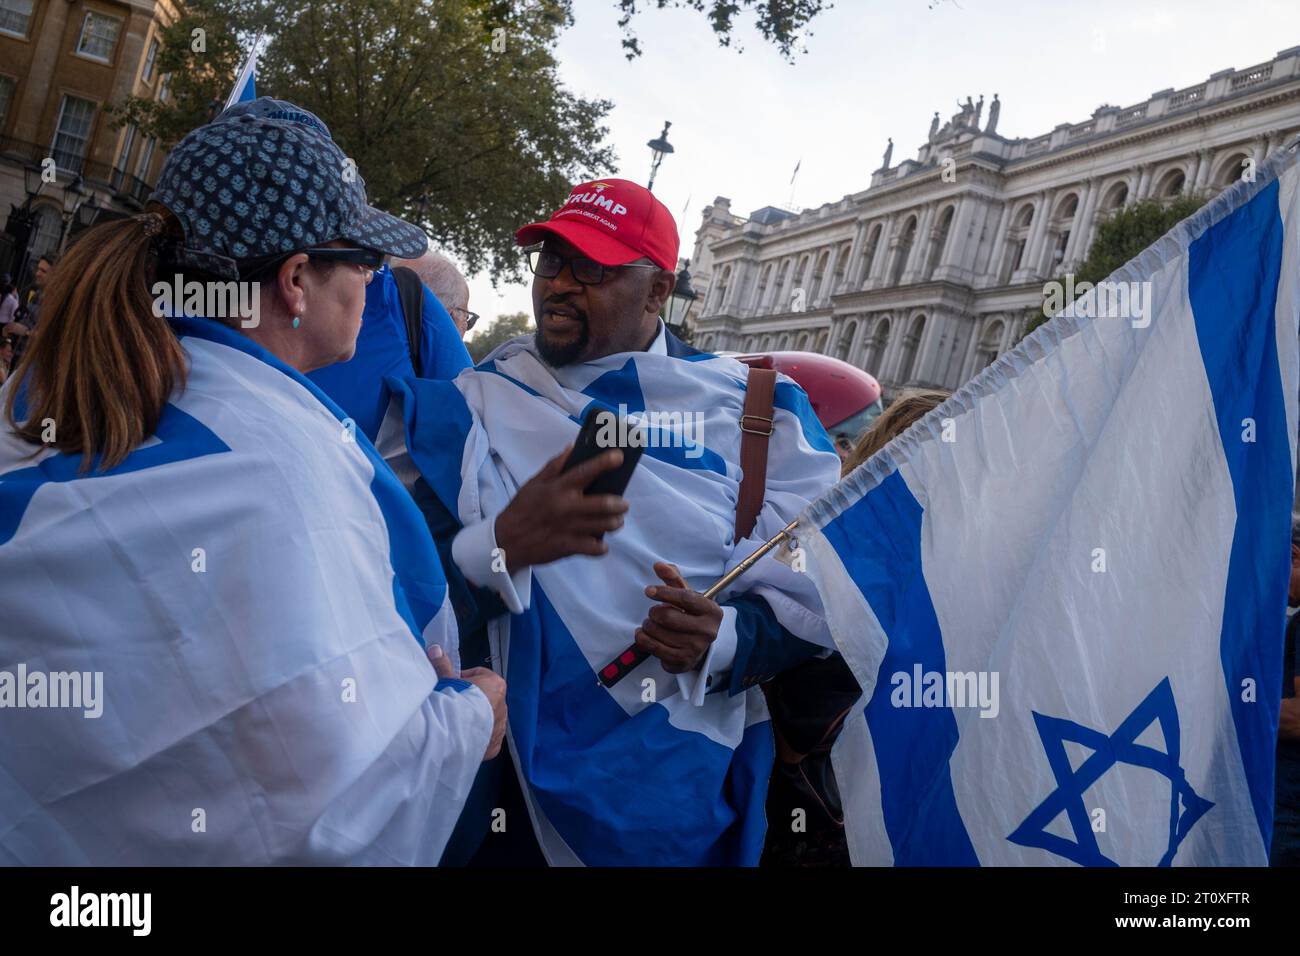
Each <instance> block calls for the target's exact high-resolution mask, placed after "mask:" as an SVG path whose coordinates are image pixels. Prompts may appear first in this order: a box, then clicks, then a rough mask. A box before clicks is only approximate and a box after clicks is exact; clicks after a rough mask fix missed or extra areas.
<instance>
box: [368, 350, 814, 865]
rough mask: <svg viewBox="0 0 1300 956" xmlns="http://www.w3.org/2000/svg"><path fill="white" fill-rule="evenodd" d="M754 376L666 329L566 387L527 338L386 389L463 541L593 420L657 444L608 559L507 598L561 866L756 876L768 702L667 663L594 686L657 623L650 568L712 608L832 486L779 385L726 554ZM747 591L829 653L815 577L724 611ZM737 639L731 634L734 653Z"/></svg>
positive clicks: (557, 564)
mask: <svg viewBox="0 0 1300 956" xmlns="http://www.w3.org/2000/svg"><path fill="white" fill-rule="evenodd" d="M746 375H747V369H746V368H745V366H744V365H742V364H741V363H739V362H737V361H736V360H735V359H732V358H724V357H720V356H717V355H710V354H707V353H702V352H698V351H696V350H695V349H692V348H690V347H689V346H684V345H682V343H680V342H678V341H677V340H676V339H673V338H671V337H670V336H668V335H667V334H666V333H665V332H663V331H662V329H661V332H660V335H659V337H658V338H657V339H656V342H655V344H654V345H652V347H651V348H650V349H649V350H648V351H643V352H630V353H619V354H614V355H608V356H605V357H603V358H600V359H596V360H594V361H590V362H583V363H575V364H572V365H565V366H563V367H560V368H551V367H550V366H548V365H547V364H546V363H545V362H544V361H543V360H542V359H541V358H540V357H539V356H538V354H537V352H536V348H535V346H534V344H533V337H532V336H531V335H529V336H525V337H521V338H517V339H514V340H512V341H510V342H507V343H505V344H504V345H502V346H501V347H500V348H498V349H497V350H495V351H494V352H492V353H491V354H490V355H488V356H487V357H486V358H485V359H484V360H483V361H482V362H481V363H479V365H478V366H477V367H475V368H471V369H466V370H464V371H463V372H461V373H460V375H459V376H458V377H457V378H456V379H455V380H454V381H452V382H435V381H430V380H426V379H407V380H405V381H398V380H396V379H389V380H388V381H389V383H390V386H391V387H392V388H393V390H394V394H395V395H398V396H399V397H401V399H402V402H403V412H404V420H405V426H406V436H407V447H408V448H409V449H410V454H411V457H412V459H413V460H414V463H415V465H416V466H418V468H419V471H420V473H421V474H422V475H423V476H424V478H425V479H426V480H427V481H428V483H429V485H430V486H431V487H432V489H433V490H434V492H435V493H436V494H437V496H438V498H439V499H440V500H441V501H442V503H443V505H444V507H446V509H447V510H448V511H449V512H451V513H452V514H454V515H455V516H456V517H457V518H458V519H459V520H460V522H461V523H462V524H463V525H464V526H465V530H464V531H462V532H461V535H462V536H466V535H472V534H477V533H478V531H479V530H482V529H483V528H485V527H490V524H489V519H492V518H495V516H496V515H497V514H498V513H499V512H500V511H501V510H502V509H503V508H504V507H505V506H506V505H507V504H508V503H509V502H510V500H511V498H512V497H513V496H514V494H515V493H516V492H517V491H518V489H519V486H520V485H522V484H523V483H524V482H525V481H527V480H528V479H529V478H531V477H532V476H533V475H535V474H536V473H537V472H538V471H540V470H541V469H542V467H543V466H544V465H545V464H546V462H547V461H548V460H550V459H551V458H553V457H554V456H555V455H557V454H558V453H559V452H560V451H562V450H563V449H564V447H565V446H566V445H568V444H571V443H572V442H573V441H574V439H575V438H576V437H577V434H578V429H579V426H580V423H581V422H582V420H583V418H584V416H585V415H586V413H587V412H588V411H589V410H591V409H592V408H601V409H605V410H607V411H610V412H612V413H614V414H615V415H622V416H625V417H626V418H627V419H628V421H630V422H633V423H637V424H640V425H641V426H643V427H644V428H646V430H647V439H648V440H649V441H650V442H651V445H650V447H647V448H646V449H645V452H644V454H643V456H642V458H641V460H640V462H639V463H638V465H637V467H636V470H635V471H634V472H633V473H632V478H631V481H630V483H629V484H628V488H627V492H626V498H627V501H628V506H629V510H628V512H627V514H626V515H625V523H624V525H623V527H622V528H620V529H619V530H618V531H615V532H613V533H611V534H609V535H608V536H607V537H606V539H605V541H606V544H607V545H608V546H609V552H608V553H607V554H604V555H601V556H600V557H588V556H583V555H575V556H572V557H568V558H564V559H562V560H559V561H554V562H552V563H550V564H546V565H542V566H539V567H534V568H531V569H522V570H519V571H516V572H515V573H514V574H513V575H511V576H510V577H511V578H512V579H513V581H512V582H511V583H506V582H505V581H503V582H502V587H504V589H505V590H506V592H507V593H506V594H503V597H504V598H505V603H506V606H507V607H508V608H509V609H510V610H511V611H512V612H513V613H511V614H510V615H502V616H500V617H498V618H496V619H495V620H493V621H492V622H491V624H490V626H489V637H490V640H491V641H492V643H493V653H494V667H495V668H496V669H497V670H499V671H500V672H501V673H502V674H504V676H505V678H506V682H507V686H508V688H509V689H508V701H509V706H510V716H509V723H510V742H511V749H512V752H513V753H514V755H515V758H516V760H517V762H518V767H519V771H520V776H521V778H522V779H523V780H524V782H525V784H526V786H525V796H526V798H527V799H528V801H529V808H530V811H531V813H532V814H533V817H534V820H535V821H536V825H537V831H538V836H539V839H540V841H541V844H542V848H543V850H544V852H545V853H546V855H547V858H548V860H549V861H550V862H551V863H552V864H555V865H574V864H586V865H604V866H614V865H641V866H655V865H658V866H693V865H715V866H717V865H755V864H757V862H758V858H759V855H760V853H761V851H762V847H763V836H764V833H765V830H766V821H765V819H764V811H763V802H764V797H765V794H766V788H767V778H768V774H769V773H770V771H771V765H772V757H773V743H772V734H771V730H770V726H769V721H768V716H767V709H766V705H765V703H764V700H763V695H762V692H761V691H760V690H759V688H758V687H751V688H749V689H748V690H746V691H745V692H743V693H740V694H737V695H736V696H734V697H733V696H730V695H729V694H728V692H727V690H726V689H725V688H724V689H721V690H720V691H719V692H714V693H709V694H705V692H704V687H703V686H702V678H701V679H700V680H698V681H697V677H696V675H694V674H689V675H678V676H674V675H671V674H668V673H667V672H666V671H664V669H663V667H662V666H660V664H659V661H658V660H657V659H655V658H650V659H648V660H646V661H645V662H644V663H642V664H640V665H639V666H638V667H637V668H636V669H635V670H634V671H632V672H631V673H630V674H629V675H628V677H627V678H626V679H625V680H623V681H621V682H619V683H618V684H616V685H615V686H614V687H612V688H606V687H604V686H602V685H601V684H600V683H599V681H598V680H597V674H598V673H599V672H600V670H601V669H602V668H604V667H605V666H606V665H607V664H609V662H610V661H612V660H614V659H615V658H616V657H617V656H618V655H619V654H621V653H622V652H623V651H624V650H626V649H627V648H628V646H629V645H630V644H631V643H632V641H633V635H634V634H635V632H636V629H637V627H638V626H639V625H640V623H641V621H642V620H643V619H644V618H645V615H646V612H647V611H648V610H649V609H650V608H651V607H652V606H654V604H655V602H654V601H652V600H651V599H650V598H647V597H646V596H645V590H644V589H645V587H646V585H647V584H657V583H659V581H658V579H657V578H656V577H655V574H654V564H655V562H656V561H669V562H672V563H673V564H676V565H677V567H678V569H679V570H680V571H681V574H682V577H683V578H685V580H686V581H687V582H688V584H690V586H691V587H693V588H695V589H696V590H700V591H702V590H704V589H706V588H707V587H708V586H709V585H711V584H712V583H713V582H714V581H716V580H717V579H718V578H720V577H722V575H723V574H724V573H725V572H726V570H727V569H728V568H730V567H733V566H734V565H735V564H736V563H738V562H739V561H740V559H741V558H743V557H745V556H747V555H749V554H750V553H751V552H752V551H754V550H755V548H757V547H758V545H759V544H761V543H762V542H763V541H764V540H766V538H768V537H771V536H772V535H774V534H776V532H777V531H779V530H781V528H783V527H784V526H785V525H786V524H788V523H789V522H790V521H791V520H793V518H794V517H795V516H796V515H797V514H799V512H800V511H801V510H802V509H803V508H805V507H806V506H807V504H808V503H809V502H810V501H812V500H813V499H814V498H816V497H817V495H819V494H821V493H822V492H823V491H825V490H826V489H827V488H828V487H830V485H831V484H833V482H834V481H835V478H836V476H837V474H838V472H839V459H838V457H837V456H836V454H835V452H834V450H833V448H832V446H831V443H830V439H829V437H828V436H827V435H826V432H825V430H824V429H823V428H822V427H821V425H820V423H819V422H818V421H817V418H816V416H815V415H814V413H813V410H812V407H811V405H810V404H809V402H808V397H807V396H806V395H805V394H804V393H803V391H802V390H801V389H800V388H799V387H798V386H797V385H796V384H795V383H794V382H793V381H791V380H790V379H788V378H785V377H781V378H780V379H779V381H778V382H777V385H776V395H775V409H774V428H773V435H772V439H771V444H770V449H769V458H768V469H767V498H766V502H765V504H764V507H763V510H762V511H761V512H760V513H759V515H758V520H757V522H756V525H755V527H754V530H753V533H752V535H751V536H750V537H749V538H747V539H745V540H743V541H740V542H734V541H733V540H732V539H733V537H734V530H735V514H736V495H737V492H738V490H739V487H740V478H741V471H740V467H739V454H740V439H741V435H742V433H741V431H740V428H739V422H740V416H741V411H742V408H743V404H744V398H745V382H746ZM385 428H387V424H386V426H385ZM383 436H384V432H383V431H382V430H381V441H382V439H383ZM461 540H462V538H461V537H458V538H457V544H459V543H460V541H461ZM453 553H455V548H453ZM506 577H507V576H506V575H504V574H500V575H498V578H500V579H505V578H506ZM479 583H480V584H486V583H488V582H479ZM737 591H743V592H746V593H748V594H750V595H755V596H758V597H762V598H763V599H764V600H766V601H767V602H768V604H769V605H770V606H771V608H772V611H773V612H774V614H775V616H776V618H777V619H778V620H779V621H780V622H781V623H782V624H783V625H784V626H785V627H787V628H788V629H789V630H790V631H791V632H793V633H794V634H795V635H796V636H798V637H800V638H803V639H806V640H810V641H813V642H818V643H821V644H823V645H824V646H828V645H829V644H830V636H829V632H828V631H827V630H826V627H825V621H824V619H823V617H822V613H821V607H820V602H819V600H818V598H817V594H816V591H815V589H814V588H813V586H812V584H811V582H810V581H809V580H808V579H807V576H806V575H804V574H798V573H795V572H793V571H791V570H790V569H789V568H787V567H786V566H785V565H783V564H781V563H780V562H777V561H769V562H764V563H763V564H762V565H761V566H759V567H756V568H755V569H754V571H753V572H752V573H751V574H747V575H746V576H745V577H744V578H742V579H741V580H740V581H739V583H738V586H737V588H736V589H734V590H733V591H732V592H727V593H724V594H721V595H719V596H718V600H719V601H720V602H721V601H726V600H727V599H728V598H729V597H731V596H732V594H733V593H735V592H737ZM727 613H728V615H732V614H733V612H730V611H729V612H727ZM735 620H736V618H735V617H734V616H729V617H728V618H727V619H726V621H724V625H723V626H724V628H726V627H727V626H728V623H727V622H730V626H731V627H732V628H733V632H732V633H733V635H734V627H735ZM720 640H721V638H720ZM716 646H717V645H716V644H715V648H716ZM706 670H707V668H706ZM715 690H716V689H715Z"/></svg>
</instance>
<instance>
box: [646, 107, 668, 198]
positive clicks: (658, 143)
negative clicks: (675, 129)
mask: <svg viewBox="0 0 1300 956" xmlns="http://www.w3.org/2000/svg"><path fill="white" fill-rule="evenodd" d="M672 125H673V124H672V123H670V122H668V121H667V120H664V131H663V132H662V133H660V134H659V138H658V139H652V140H650V142H648V143H646V145H647V146H649V147H650V152H651V154H652V155H653V156H654V160H653V161H652V162H651V163H650V182H649V183H647V184H646V189H648V190H650V191H651V192H654V191H655V173H657V172H659V164H660V163H662V162H663V161H664V157H665V156H667V155H668V154H669V153H671V152H672V151H673V144H672V143H670V142H668V127H670V126H672Z"/></svg>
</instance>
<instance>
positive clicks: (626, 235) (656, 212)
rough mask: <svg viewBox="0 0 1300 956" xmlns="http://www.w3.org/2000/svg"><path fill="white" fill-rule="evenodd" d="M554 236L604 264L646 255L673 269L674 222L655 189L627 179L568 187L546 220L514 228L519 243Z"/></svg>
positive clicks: (527, 242) (674, 257)
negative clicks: (558, 204) (568, 191)
mask: <svg viewBox="0 0 1300 956" xmlns="http://www.w3.org/2000/svg"><path fill="white" fill-rule="evenodd" d="M547 236H558V237H559V238H561V239H563V240H565V241H566V242H568V243H570V244H572V245H573V246H574V247H576V248H577V249H578V251H579V252H581V253H582V254H583V255H584V256H587V257H589V258H591V259H595V260H596V261H597V262H599V263H600V264H601V265H603V266H622V265H627V263H629V262H634V261H635V260H637V259H640V258H641V257H642V256H645V257H646V258H647V259H649V260H650V261H651V262H653V263H654V264H655V265H657V266H659V268H661V269H667V270H669V271H670V272H672V271H676V268H677V244H678V240H677V223H676V222H674V221H673V216H672V213H670V212H669V211H668V207H667V206H665V205H664V204H663V203H661V202H660V201H659V200H658V199H655V197H654V193H652V192H650V190H648V189H646V188H645V187H644V186H639V185H637V184H636V183H634V182H629V181H628V180H626V179H597V180H593V181H592V182H589V183H580V184H579V185H577V186H574V187H573V191H572V192H570V193H569V198H568V199H566V200H565V201H564V205H563V206H561V207H560V208H559V209H557V210H556V211H555V212H553V213H552V214H551V218H550V219H548V220H546V221H545V222H534V223H532V224H530V225H527V226H524V227H523V228H522V229H520V230H519V231H518V232H516V233H515V241H516V242H517V243H519V245H521V246H531V245H533V244H535V243H538V242H541V241H543V240H544V239H546V237H547Z"/></svg>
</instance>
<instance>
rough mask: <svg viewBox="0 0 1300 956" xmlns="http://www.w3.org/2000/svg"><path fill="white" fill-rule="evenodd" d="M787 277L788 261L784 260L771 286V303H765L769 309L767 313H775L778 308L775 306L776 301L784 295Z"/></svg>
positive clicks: (788, 272) (788, 271)
mask: <svg viewBox="0 0 1300 956" xmlns="http://www.w3.org/2000/svg"><path fill="white" fill-rule="evenodd" d="M789 275H790V260H789V259H786V260H785V261H784V262H782V263H781V268H780V269H778V270H777V273H776V283H775V284H774V285H773V286H772V295H771V301H770V302H769V303H767V304H768V306H769V307H770V308H769V309H768V311H772V312H775V311H777V310H778V309H779V308H780V306H778V305H777V304H776V300H777V299H778V298H780V297H781V296H783V295H785V280H786V278H787V277H788V276H789Z"/></svg>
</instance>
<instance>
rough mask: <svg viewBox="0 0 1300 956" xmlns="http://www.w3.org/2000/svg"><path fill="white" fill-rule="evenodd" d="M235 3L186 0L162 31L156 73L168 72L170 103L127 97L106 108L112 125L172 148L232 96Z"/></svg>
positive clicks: (237, 44)
mask: <svg viewBox="0 0 1300 956" xmlns="http://www.w3.org/2000/svg"><path fill="white" fill-rule="evenodd" d="M235 7H236V4H233V3H229V2H221V0H187V2H186V3H185V6H184V7H183V8H182V9H181V12H180V18H179V19H178V20H177V21H176V22H175V23H173V24H172V25H171V26H169V27H167V28H166V29H164V30H163V31H162V33H161V45H160V48H159V51H158V57H157V60H156V61H155V69H156V72H157V75H158V76H160V77H161V76H166V75H170V81H169V85H168V96H167V102H165V103H160V102H158V101H157V100H154V99H149V98H144V97H135V96H132V97H128V98H127V99H126V100H125V101H124V102H122V103H118V104H113V105H110V106H109V107H108V108H107V110H106V112H107V113H108V116H109V119H110V121H111V122H112V124H113V126H114V127H120V126H123V125H126V124H134V125H135V126H138V127H139V128H140V129H141V131H142V132H143V133H145V134H146V135H149V136H156V137H158V141H159V143H160V144H161V145H162V147H163V148H164V149H171V148H172V147H173V146H175V145H176V144H177V143H178V142H180V140H181V139H182V138H183V137H184V136H185V134H186V133H188V132H189V131H190V130H192V129H194V127H196V126H200V125H202V124H203V123H206V122H207V121H208V119H209V118H210V117H211V116H212V115H213V113H214V103H215V104H216V105H217V106H218V107H219V106H220V105H223V104H224V103H225V101H226V97H227V96H229V95H230V89H231V87H232V86H233V85H234V78H235V74H236V73H237V72H238V70H239V66H240V64H241V62H242V61H243V57H244V51H243V46H244V45H246V44H247V43H249V42H251V37H244V38H243V43H242V44H241V38H240V36H239V34H238V33H237V32H236V30H235V22H236V20H235V18H233V17H232V16H231V11H232V10H233V9H234V8H235Z"/></svg>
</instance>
